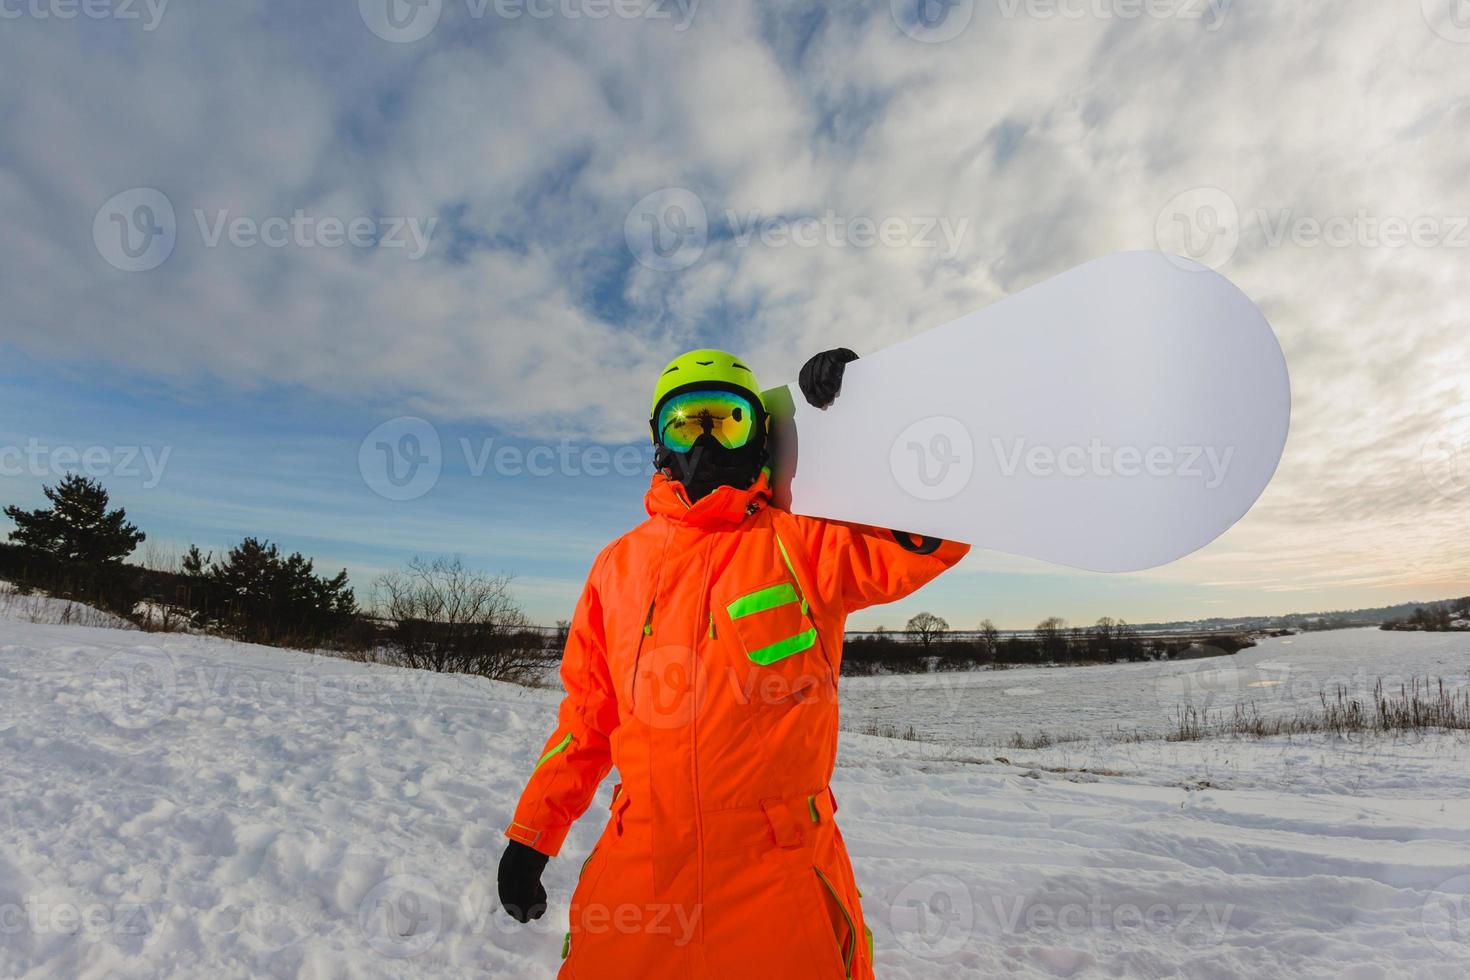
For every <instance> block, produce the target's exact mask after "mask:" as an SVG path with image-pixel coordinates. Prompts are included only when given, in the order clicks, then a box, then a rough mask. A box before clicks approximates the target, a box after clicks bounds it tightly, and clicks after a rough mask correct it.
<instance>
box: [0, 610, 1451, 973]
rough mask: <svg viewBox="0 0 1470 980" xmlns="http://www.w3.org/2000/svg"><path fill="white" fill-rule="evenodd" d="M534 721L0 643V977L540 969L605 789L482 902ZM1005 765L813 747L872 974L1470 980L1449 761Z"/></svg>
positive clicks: (243, 654) (1018, 758)
mask: <svg viewBox="0 0 1470 980" xmlns="http://www.w3.org/2000/svg"><path fill="white" fill-rule="evenodd" d="M1099 676H1101V675H1099ZM555 700H556V697H555V694H554V693H553V692H544V691H530V690H524V689H521V688H516V687H511V686H507V685H499V684H491V683H487V682H483V681H478V680H473V679H469V678H460V677H448V678H446V677H435V676H431V675H427V674H422V673H415V672H410V671H402V670H396V669H391V668H384V667H378V666H371V665H363V664H355V663H349V662H346V661H342V660H336V659H330V658H325V657H316V656H311V655H308V654H302V653H292V652H288V651H281V650H274V649H268V648H262V647H253V646H247V645H242V644H234V643H228V642H224V641H220V640H214V639H208V638H201V637H190V636H167V635H148V634H142V633H138V632H125V631H120V630H108V629H89V628H84V627H77V626H57V625H37V624H34V623H28V622H21V621H18V620H17V619H15V618H14V617H11V618H8V619H0V975H6V976H12V975H14V976H22V977H59V976H68V977H104V976H107V977H114V976H121V977H157V976H179V977H204V976H209V977H263V976H274V977H302V978H327V977H349V976H351V977H364V976H368V977H377V976H381V977H404V976H443V977H466V976H495V977H526V978H537V977H551V976H553V975H554V972H555V968H556V965H557V963H558V953H559V950H560V946H561V937H562V932H563V930H564V929H565V920H566V906H565V902H566V899H567V897H568V895H569V893H570V889H571V885H572V882H573V880H574V878H575V876H576V873H577V868H578V865H579V864H580V860H581V858H582V857H583V856H585V855H586V853H587V851H588V849H589V848H590V847H591V844H592V842H593V840H594V838H595V837H596V835H597V833H598V830H599V829H600V824H601V822H602V817H601V812H600V811H602V808H605V806H606V802H607V794H606V790H605V791H604V793H603V797H602V799H601V800H600V802H599V804H598V805H597V807H598V809H597V810H594V812H593V813H589V814H588V817H587V818H586V819H585V820H584V821H583V822H582V824H581V825H580V826H579V827H578V828H577V829H576V831H575V832H574V835H573V837H572V838H571V840H570V841H569V844H568V846H567V849H566V851H565V852H564V853H563V856H562V857H561V858H559V859H558V860H555V861H553V862H552V863H551V865H550V867H549V869H548V873H547V884H548V890H549V891H550V893H551V895H552V898H553V903H554V907H553V910H552V912H551V913H550V914H549V915H548V916H547V917H546V918H545V919H543V920H541V921H540V922H538V923H535V924H532V925H530V926H519V925H516V924H515V923H513V922H511V920H510V919H509V918H508V917H506V916H505V915H504V914H503V913H502V912H501V911H500V909H499V908H498V906H497V903H496V901H495V899H494V895H493V879H494V869H495V862H496V860H497V859H498V857H499V853H500V849H501V845H502V838H501V836H500V830H501V828H502V826H503V825H504V824H505V822H506V818H507V815H508V814H509V812H510V809H511V806H512V804H513V802H514V799H515V796H516V794H517V792H518V791H519V789H520V784H521V780H522V778H523V777H524V776H525V775H526V773H527V772H528V771H529V768H530V766H531V764H532V762H533V760H534V758H535V753H536V751H537V749H539V747H540V744H541V742H542V740H543V739H544V738H545V736H546V735H547V734H548V732H549V731H550V726H551V724H552V713H553V709H554V705H555ZM913 710H914V711H915V712H923V711H924V710H925V706H924V705H923V704H921V703H916V704H914V705H913ZM1006 755H1007V761H997V760H996V759H995V757H994V753H993V752H991V753H980V752H978V751H976V752H967V751H966V750H964V749H962V748H957V747H940V746H934V745H926V744H921V743H914V742H904V741H890V740H885V739H877V738H870V737H865V736H861V735H847V736H844V743H843V746H842V758H841V765H840V769H839V772H838V774H837V777H836V782H835V789H836V793H837V797H838V800H839V802H840V804H841V816H840V818H839V819H840V820H841V821H842V822H843V827H844V832H845V834H846V836H847V839H848V841H849V844H850V846H851V848H852V851H853V853H854V857H855V860H856V862H857V874H858V880H859V882H860V884H861V885H862V887H863V889H864V892H865V894H866V898H865V900H864V907H865V909H866V912H867V915H868V919H869V922H870V924H871V925H872V927H873V929H874V931H875V933H876V941H877V950H878V968H879V975H880V976H882V977H888V978H930V977H959V976H965V977H989V976H998V975H1011V976H1036V977H1055V976H1076V977H1082V976H1108V977H1120V976H1147V977H1166V976H1188V977H1237V976H1239V977H1279V976H1306V977H1333V978H1348V980H1373V978H1386V977H1398V976H1414V977H1425V978H1438V977H1443V978H1446V980H1448V978H1459V977H1463V976H1466V975H1467V974H1470V805H1467V803H1466V798H1467V796H1470V765H1467V763H1470V746H1467V744H1466V742H1465V740H1463V739H1459V738H1455V737H1449V736H1442V737H1434V738H1429V739H1423V740H1418V741H1415V742H1411V743H1405V742H1400V743H1375V744H1373V745H1371V746H1363V745H1356V746H1354V745H1349V746H1338V745H1335V744H1332V743H1330V742H1328V741H1325V740H1322V739H1313V740H1298V741H1296V742H1286V741H1283V740H1274V741H1267V742H1213V743H1199V744H1192V745H1173V744H1143V745H1128V746H1117V747H1110V746H1105V745H1071V746H1066V747H1064V748H1059V749H1050V750H1046V751H1043V752H1036V753H1006ZM1023 756H1024V758H1023ZM1078 770H1086V771H1078ZM770 980H778V978H770Z"/></svg>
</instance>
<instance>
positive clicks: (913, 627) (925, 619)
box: [906, 612, 949, 649]
mask: <svg viewBox="0 0 1470 980" xmlns="http://www.w3.org/2000/svg"><path fill="white" fill-rule="evenodd" d="M906 628H907V629H908V631H909V632H910V633H912V634H913V635H915V636H917V637H918V638H919V643H920V644H921V645H922V646H923V647H924V648H925V649H928V647H929V644H931V643H933V642H934V640H935V639H936V638H937V637H938V636H939V634H941V633H947V632H949V624H948V623H946V622H945V621H944V620H943V619H941V618H940V617H938V616H936V615H934V614H933V613H928V612H921V613H919V614H918V615H916V616H915V617H914V618H913V619H910V620H909V622H908V626H907V627H906Z"/></svg>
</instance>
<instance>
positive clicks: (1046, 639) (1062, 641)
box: [1036, 616, 1067, 660]
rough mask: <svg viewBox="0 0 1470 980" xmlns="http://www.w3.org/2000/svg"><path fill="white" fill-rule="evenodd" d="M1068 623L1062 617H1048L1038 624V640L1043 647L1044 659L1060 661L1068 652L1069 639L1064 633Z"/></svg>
mask: <svg viewBox="0 0 1470 980" xmlns="http://www.w3.org/2000/svg"><path fill="white" fill-rule="evenodd" d="M1066 628H1067V621H1066V620H1065V619H1062V618H1061V617H1060V616H1048V617H1047V618H1046V619H1043V620H1042V621H1041V622H1039V623H1037V624H1036V640H1037V642H1038V643H1039V644H1040V645H1041V653H1042V656H1044V657H1050V658H1052V659H1053V660H1056V659H1059V658H1060V657H1061V655H1062V654H1064V653H1066V650H1067V639H1066V635H1065V633H1064V632H1063V631H1064V630H1065V629H1066Z"/></svg>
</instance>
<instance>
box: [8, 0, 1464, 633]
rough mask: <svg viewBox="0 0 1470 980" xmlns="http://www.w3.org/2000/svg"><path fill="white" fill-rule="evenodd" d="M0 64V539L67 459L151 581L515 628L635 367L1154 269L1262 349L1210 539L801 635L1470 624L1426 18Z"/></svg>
mask: <svg viewBox="0 0 1470 980" xmlns="http://www.w3.org/2000/svg"><path fill="white" fill-rule="evenodd" d="M0 63H3V64H4V65H5V66H6V76H7V84H6V86H5V87H4V91H3V92H0V120H3V125H0V214H3V216H4V225H3V229H0V502H3V503H17V504H20V505H22V506H27V507H31V506H37V505H39V503H40V502H41V500H42V497H41V487H42V485H43V484H45V483H49V482H54V481H55V479H56V478H57V475H58V474H59V473H61V472H65V471H66V470H67V469H84V470H86V468H87V467H90V470H88V471H89V472H93V474H94V475H97V476H99V478H101V479H103V482H104V483H106V484H107V485H108V486H109V487H110V488H111V489H112V491H113V494H114V498H115V500H116V502H117V503H119V504H121V505H123V506H125V507H126V508H127V510H128V513H129V515H130V517H131V518H132V519H133V520H134V521H135V522H136V523H138V524H139V525H140V526H141V527H142V528H143V529H144V530H145V531H146V532H148V534H149V537H150V542H151V543H152V544H153V546H154V547H155V548H157V549H162V550H182V549H183V548H184V547H186V546H187V544H189V543H198V544H199V545H200V546H201V547H203V548H205V549H206V550H208V549H215V550H218V549H220V548H223V547H226V546H228V545H229V544H232V543H234V542H236V541H238V540H239V539H240V538H241V537H243V536H244V535H247V534H250V535H257V536H263V537H267V538H270V539H271V540H274V541H277V542H278V543H280V544H281V545H283V546H284V547H286V548H288V549H292V550H296V549H299V550H301V551H302V552H304V553H306V554H308V555H310V556H312V557H314V558H315V559H316V560H317V562H318V567H319V568H322V569H324V570H328V571H335V570H336V569H337V568H341V567H346V568H347V569H348V570H349V572H350V573H351V575H352V579H353V582H354V584H355V585H356V586H357V587H358V590H359V592H360V594H362V595H363V596H366V594H367V592H368V590H369V588H370V585H371V582H372V580H373V578H374V577H375V576H377V575H378V574H381V573H382V572H383V571H385V570H388V569H392V568H395V567H398V566H399V565H401V564H402V563H403V562H404V561H406V560H407V559H408V558H410V557H412V556H413V555H415V554H424V555H437V554H460V555H463V557H464V558H465V560H466V562H467V563H469V564H471V565H473V566H474V567H477V568H481V569H484V570H486V571H490V572H494V573H506V574H513V575H514V576H515V593H516V595H517V596H518V598H519V599H520V601H521V602H522V603H523V605H524V606H525V608H526V610H527V612H528V613H529V614H530V615H531V616H532V617H533V618H534V619H536V620H537V621H540V622H543V623H551V622H554V621H556V620H558V619H562V618H566V617H567V616H568V615H569V613H570V609H571V605H572V603H573V601H574V600H575V597H576V594H577V592H578V590H579V588H580V583H581V580H582V578H583V576H584V575H585V573H586V570H587V568H588V566H589V565H590V564H591V561H592V558H593V557H594V555H595V554H596V552H597V551H598V549H599V548H600V547H601V546H602V545H603V544H605V543H606V542H607V541H608V540H610V539H611V538H612V537H614V536H615V535H617V534H618V533H620V532H622V531H623V530H626V529H627V528H628V527H630V526H632V525H633V524H634V523H636V522H637V521H638V520H640V519H641V518H642V517H643V509H642V499H641V498H642V492H643V490H644V488H645V486H646V483H647V479H648V471H649V470H648V465H649V464H648V460H649V455H648V451H647V439H646V432H647V429H646V417H647V402H648V392H649V391H650V390H651V387H652V384H653V379H654V377H655V376H656V374H657V372H658V370H659V368H660V367H661V366H662V365H663V364H664V363H665V362H666V361H667V360H668V359H670V358H671V357H672V356H674V355H675V354H677V353H679V352H681V351H683V350H685V349H688V348H691V347H696V346H706V345H708V346H717V347H722V348H726V349H731V350H735V351H738V352H740V354H741V356H742V357H743V358H745V359H746V360H747V362H748V363H751V364H752V366H753V367H755V368H756V370H757V373H758V374H759V375H760V376H761V378H762V379H763V381H765V382H766V383H767V384H774V383H777V382H780V381H786V380H791V379H793V378H794V377H795V375H796V372H797V370H798V368H799V367H800V365H801V363H802V362H803V361H804V360H805V358H806V357H807V356H809V355H810V354H812V353H814V352H816V351H819V350H823V349H827V348H830V347H835V346H847V347H851V348H853V349H855V350H857V351H858V352H860V353H862V352H871V351H875V350H878V349H881V348H882V347H884V346H885V345H887V344H891V343H893V342H896V341H898V340H901V339H903V338H906V337H910V336H913V335H914V334H915V333H917V332H919V331H922V330H923V329H925V328H927V327H931V326H936V325H938V324H942V323H945V322H947V321H949V320H952V319H954V318H955V317H957V316H960V315H962V314H965V313H968V312H970V311H972V310H975V309H978V308H980V307H982V306H985V305H987V304H989V303H992V302H995V301H996V300H998V299H1000V298H1003V297H1005V296H1007V295H1009V294H1011V293H1014V292H1016V291H1017V290H1020V289H1023V288H1025V287H1026V286H1029V285H1032V284H1035V283H1038V282H1041V281H1043V280H1045V279H1047V278H1049V277H1051V276H1053V275H1056V274H1058V273H1060V272H1063V271H1065V270H1066V269H1068V268H1071V267H1072V266H1075V265H1078V264H1080V263H1081V262H1084V261H1086V260H1088V259H1090V258H1093V257H1096V256H1099V255H1104V254H1107V253H1110V252H1114V251H1119V250H1123V249H1137V248H1164V249H1166V250H1169V251H1174V252H1180V253H1183V254H1190V255H1192V256H1194V257H1196V258H1198V259H1200V260H1201V261H1203V262H1205V263H1206V264H1208V265H1210V266H1212V267H1214V268H1217V269H1218V270H1219V271H1221V272H1223V273H1224V274H1226V275H1227V276H1229V277H1230V278H1231V279H1232V280H1233V281H1234V282H1236V283H1237V284H1238V285H1239V286H1240V287H1241V288H1242V289H1244V290H1245V291H1246V292H1247V293H1248V294H1249V295H1250V296H1251V297H1252V298H1254V299H1255V300H1256V301H1257V302H1258V303H1259V304H1260V306H1261V308H1262V310H1263V311H1264V312H1265V314H1266V315H1267V317H1268V318H1269V320H1270V321H1271V323H1272V325H1273V327H1274V328H1275V330H1276V332H1277V334H1278V336H1279V338H1280V340H1281V344H1282V347H1283V350H1284V352H1285V354H1286V358H1287V362H1288V365H1289V367H1290V370H1291V375H1292V391H1293V399H1294V404H1293V417H1292V428H1291V435H1290V438H1289V441H1288V443H1287V447H1286V451H1285V455H1284V457H1283V459H1282V463H1281V466H1280V468H1279V470H1278V472H1277V476H1276V478H1275V480H1274V481H1273V483H1272V484H1271V486H1270V487H1269V488H1268V489H1267V491H1266V493H1265V494H1264V496H1263V497H1262V498H1261V500H1260V501H1259V503H1258V504H1257V505H1256V507H1255V508H1254V509H1253V510H1252V511H1251V512H1250V513H1249V514H1248V515H1247V516H1246V517H1245V518H1244V519H1243V520H1242V521H1241V522H1240V523H1239V524H1238V525H1236V527H1234V528H1233V529H1232V530H1230V531H1229V532H1227V533H1226V534H1225V535H1224V536H1223V537H1221V538H1220V539H1219V540H1218V541H1216V542H1215V543H1214V544H1212V545H1210V546H1208V547H1206V548H1205V549H1203V550H1202V551H1200V552H1198V553H1196V554H1194V555H1191V556H1189V557H1188V558H1185V559H1183V560H1181V561H1178V562H1176V563H1173V564H1171V565H1169V566H1167V567H1165V568H1162V569H1155V570H1152V571H1148V572H1140V573H1132V574H1128V575H1101V574H1089V573H1082V572H1076V571H1071V570H1067V569H1060V568H1056V567H1053V566H1048V565H1044V564H1042V563H1040V562H1035V561H1029V560H1025V559H1020V558H1013V557H1008V556H1004V555H1000V554H996V553H993V552H986V551H984V550H983V548H978V549H977V550H976V551H975V552H974V553H973V554H972V555H971V556H970V557H969V558H968V559H966V561H965V562H964V563H963V564H962V565H961V566H960V567H959V568H958V569H956V570H955V571H954V572H952V573H950V574H949V575H946V576H945V577H943V578H942V579H941V580H939V581H938V582H936V583H935V584H933V585H931V586H930V587H928V588H926V589H925V590H923V591H922V592H921V593H919V594H918V595H917V596H914V597H912V598H911V599H909V600H905V601H904V602H901V603H897V604H895V605H893V606H889V607H884V608H881V609H877V610H870V611H866V612H864V613H862V614H859V615H858V616H855V617H854V618H853V620H852V621H851V625H852V626H853V627H855V628H870V627H873V626H877V625H880V624H882V625H888V626H891V627H892V626H899V625H901V624H902V623H903V622H904V621H905V620H906V619H907V618H908V616H910V615H912V614H913V613H915V612H917V611H919V610H921V609H923V610H930V611H933V612H936V613H938V614H940V615H941V616H943V617H945V618H946V619H947V620H949V621H950V623H951V624H952V625H954V626H956V627H968V626H973V625H974V624H975V623H977V622H978V621H979V620H980V619H982V618H985V617H988V618H991V619H993V620H994V621H995V622H997V623H998V624H1000V625H1002V626H1015V627H1025V626H1030V625H1032V624H1034V623H1035V622H1036V621H1038V620H1039V619H1041V618H1043V617H1045V616H1049V615H1060V616H1063V617H1065V618H1066V619H1068V620H1069V621H1070V622H1073V623H1088V622H1091V621H1092V620H1094V619H1096V618H1097V617H1098V616H1101V615H1112V616H1115V617H1123V618H1125V619H1128V620H1129V621H1133V622H1144V621H1156V620H1165V619H1188V618H1194V617H1200V616H1210V615H1226V616H1228V615H1232V614H1257V613H1273V612H1289V611H1312V610H1318V609H1334V608H1350V607H1357V606H1369V605H1382V604H1387V603H1391V602H1399V601H1404V600H1411V599H1435V598H1443V597H1447V596H1450V595H1463V594H1465V593H1466V592H1470V549H1467V547H1466V546H1465V540H1466V534H1465V529H1466V527H1467V525H1470V410H1467V405H1470V330H1467V327H1470V299H1467V298H1466V289H1465V273H1466V271H1467V269H1470V180H1467V177H1470V158H1467V156H1466V154H1465V152H1464V134H1465V133H1466V132H1467V131H1470V18H1467V17H1466V16H1465V15H1464V12H1463V10H1461V9H1460V7H1459V6H1457V4H1456V3H1455V2H1452V0H1422V2H1421V0H1396V2H1393V3H1383V2H1379V0H1332V2H1328V0H1320V2H1245V0H1237V2H1235V3H1226V2H1224V0H1216V2H1214V3H1210V2H1207V0H1149V2H1147V3H1145V2H1142V0H1138V2H1135V0H958V2H951V3H949V4H947V5H946V4H941V3H938V2H932V0H931V2H925V3H922V4H914V3H909V2H906V0H894V2H892V3H882V2H865V3H854V2H840V3H818V2H811V3H798V2H769V3H762V4H749V3H732V2H721V3H712V2H708V0H706V2H703V3H695V2H694V0H683V2H681V0H647V2H645V0H616V2H614V0H421V2H417V3H410V2H409V0H360V2H358V3H355V4H354V3H351V2H347V0H332V2H329V3H319V4H287V3H252V2H245V0H242V2H239V3H232V4H188V5H185V4H181V3H180V4H172V3H167V2H164V0H152V2H151V3H141V2H140V3H122V2H120V0H96V2H95V3H92V4H89V5H88V6H87V7H85V8H82V7H73V6H70V5H68V4H66V3H63V2H58V0H3V2H0ZM865 225H867V226H870V227H878V226H884V227H888V228H890V229H891V230H892V234H890V235H886V236H883V237H881V238H880V239H877V240H875V239H874V236H872V235H871V234H869V235H867V236H865V235H864V234H863V233H862V229H863V227H864V226H865ZM394 454H397V455H396V456H395V455H394ZM393 459H398V460H400V462H401V461H403V460H412V461H417V462H418V463H421V464H422V465H415V466H414V467H412V468H410V469H402V470H399V471H395V472H394V473H390V471H389V470H388V469H387V467H388V464H389V462H390V461H391V460H393ZM405 474H412V479H407V481H406V482H404V481H402V480H395V479H393V478H392V477H393V476H395V475H397V476H404V475H405ZM400 483H402V484H403V485H400ZM0 530H4V526H3V525H0ZM982 544H983V543H982Z"/></svg>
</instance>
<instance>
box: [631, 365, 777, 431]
mask: <svg viewBox="0 0 1470 980" xmlns="http://www.w3.org/2000/svg"><path fill="white" fill-rule="evenodd" d="M700 385H710V386H716V387H722V388H723V387H734V388H739V389H740V390H742V391H745V392H748V393H749V394H750V399H751V401H752V402H754V403H755V404H757V405H760V406H761V409H762V410H764V409H765V404H764V403H763V402H762V401H761V386H760V382H759V381H757V380H756V379H755V372H754V371H752V370H751V369H750V368H748V367H746V366H745V365H744V364H742V363H741V362H740V359H739V358H738V357H736V356H735V355H734V354H730V353H727V352H726V351H722V350H710V349H708V348H705V349H701V350H692V351H690V352H689V353H687V354H680V355H679V356H678V357H676V358H674V359H673V360H672V361H670V362H669V364H668V366H667V367H665V368H664V369H663V372H662V373H661V374H659V376H658V382H657V383H656V384H654V386H653V406H652V407H651V408H650V409H649V413H648V417H649V421H650V422H651V421H652V420H653V419H654V418H656V417H657V416H658V409H659V406H660V405H662V404H663V401H664V399H665V398H667V397H669V395H672V394H673V393H674V392H676V391H679V390H680V389H687V388H691V387H698V386H700ZM654 441H655V442H657V441H658V440H657V439H655V440H654Z"/></svg>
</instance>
